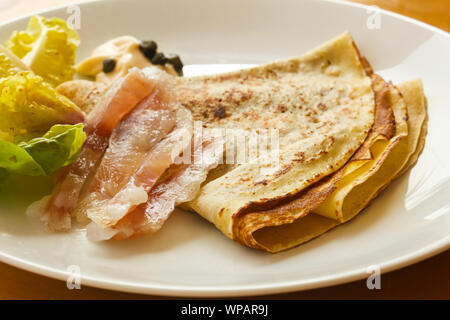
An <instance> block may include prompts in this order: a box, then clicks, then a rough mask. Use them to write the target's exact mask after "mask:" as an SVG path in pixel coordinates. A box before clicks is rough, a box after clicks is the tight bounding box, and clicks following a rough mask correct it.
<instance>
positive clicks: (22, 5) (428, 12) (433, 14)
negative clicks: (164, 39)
mask: <svg viewBox="0 0 450 320" xmlns="http://www.w3.org/2000/svg"><path fill="white" fill-rule="evenodd" d="M85 1H87V0H77V1H75V0H0V21H4V20H8V19H12V18H14V17H17V16H21V15H25V14H28V13H30V12H33V11H36V10H40V9H44V8H48V7H53V6H58V5H64V4H68V3H73V2H85ZM143 1H144V0H143ZM274 1H276V0H274ZM342 1H349V0H342ZM350 1H353V2H358V3H363V4H367V5H376V6H378V7H380V8H383V9H386V10H390V11H394V12H397V13H400V14H403V15H406V16H409V17H412V18H414V19H417V20H421V21H423V22H426V23H428V24H431V25H434V26H436V27H439V28H441V29H444V30H446V31H447V32H450V0H350Z"/></svg>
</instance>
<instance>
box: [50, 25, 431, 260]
mask: <svg viewBox="0 0 450 320" xmlns="http://www.w3.org/2000/svg"><path fill="white" fill-rule="evenodd" d="M174 81H175V89H174V91H173V92H174V95H175V98H174V99H175V100H176V101H177V102H178V103H179V104H180V107H181V106H182V107H184V108H186V109H187V110H189V111H190V112H191V114H192V118H193V120H194V121H201V122H202V124H203V127H204V128H207V129H214V128H222V129H223V128H227V129H244V130H261V129H277V130H278V133H279V144H278V145H279V150H277V155H278V156H277V159H276V161H275V160H274V159H275V157H274V155H273V154H270V153H269V154H265V155H261V157H266V158H267V159H265V160H266V161H257V162H248V163H236V164H221V165H219V166H217V167H216V168H215V169H212V170H211V171H210V172H209V174H208V176H207V178H206V180H205V181H204V182H203V184H202V185H201V188H200V190H199V191H198V193H197V194H196V196H195V198H194V199H193V200H191V201H189V202H185V203H183V204H182V207H183V208H185V209H188V210H191V211H193V212H196V213H198V214H199V215H201V216H202V217H204V218H205V219H207V220H208V221H210V222H211V223H213V224H214V225H215V226H216V227H217V228H218V229H219V230H220V231H222V232H223V234H225V235H226V236H227V237H229V238H231V239H233V240H235V241H237V242H238V243H240V244H243V245H246V246H249V247H252V248H256V249H262V250H266V251H269V252H279V251H282V250H286V249H288V248H291V247H294V246H297V245H300V244H301V243H304V242H306V241H308V240H311V239H312V238H314V237H317V236H319V235H321V234H323V233H325V232H326V231H328V230H330V229H331V228H334V227H336V226H338V225H339V224H342V223H345V222H347V221H349V220H350V219H352V218H354V217H355V216H356V215H357V214H358V213H360V212H361V211H362V210H363V209H364V208H365V207H367V206H368V204H369V203H370V202H371V200H373V199H374V198H375V197H377V195H379V194H380V192H381V191H383V190H384V189H385V188H386V187H387V186H388V184H389V183H390V182H391V181H392V180H393V179H395V178H396V177H398V176H400V175H402V174H403V173H404V172H405V171H406V170H407V169H408V168H410V167H411V166H412V165H414V164H415V162H416V161H417V159H418V156H419V154H420V153H421V151H422V149H423V147H424V142H425V136H426V118H427V114H426V102H425V96H424V92H423V87H422V83H421V81H420V80H412V81H408V82H405V83H402V84H399V85H394V84H392V83H388V82H386V81H385V80H383V79H382V78H381V77H380V76H378V75H376V74H375V73H374V72H373V70H372V68H371V66H370V64H369V63H368V62H367V60H366V59H365V58H364V57H362V56H361V54H360V53H359V51H358V49H357V47H356V45H355V44H354V42H353V39H352V38H351V36H350V35H349V34H348V33H345V34H343V35H341V36H339V37H337V38H335V39H333V40H331V41H329V42H327V43H325V44H323V45H322V46H320V47H318V48H316V49H314V50H313V51H311V52H309V53H307V54H305V55H303V56H301V57H299V58H293V59H289V60H285V61H277V62H273V63H269V64H266V65H262V66H258V67H255V68H251V69H247V70H241V71H237V72H231V73H226V74H220V75H213V76H200V77H192V78H177V79H175V80H174ZM88 87H89V90H87V89H86V83H83V82H77V83H68V84H64V85H63V86H61V87H60V88H59V90H60V92H62V93H63V94H66V95H67V96H68V97H69V98H71V99H72V100H73V101H74V102H76V103H78V104H79V105H80V107H84V108H88V109H89V108H91V107H92V105H95V104H96V103H97V102H96V98H95V97H96V95H95V94H93V95H92V94H91V93H92V92H94V91H95V92H102V90H103V88H99V87H98V86H97V85H95V84H92V85H89V86H88ZM93 97H94V98H93ZM259 160H264V159H259ZM213 167H214V166H211V167H210V168H209V169H211V168H213ZM180 203H181V202H178V203H177V204H180ZM97 209H98V210H102V209H101V208H97ZM141 219H144V220H145V216H142V217H141Z"/></svg>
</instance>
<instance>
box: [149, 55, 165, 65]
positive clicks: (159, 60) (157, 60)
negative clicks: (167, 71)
mask: <svg viewBox="0 0 450 320" xmlns="http://www.w3.org/2000/svg"><path fill="white" fill-rule="evenodd" d="M166 62H167V58H166V56H165V55H164V53H162V52H157V53H155V55H154V56H153V58H152V63H153V64H154V65H161V66H163V65H165V64H166Z"/></svg>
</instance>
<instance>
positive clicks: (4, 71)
mask: <svg viewBox="0 0 450 320" xmlns="http://www.w3.org/2000/svg"><path fill="white" fill-rule="evenodd" d="M27 69H28V67H27V66H26V65H25V64H24V63H23V62H22V61H21V60H20V59H19V58H18V57H16V56H15V55H14V53H12V52H11V51H10V50H8V49H7V48H5V47H4V46H2V45H0V78H4V77H8V76H12V75H15V74H17V73H19V72H22V71H25V70H27Z"/></svg>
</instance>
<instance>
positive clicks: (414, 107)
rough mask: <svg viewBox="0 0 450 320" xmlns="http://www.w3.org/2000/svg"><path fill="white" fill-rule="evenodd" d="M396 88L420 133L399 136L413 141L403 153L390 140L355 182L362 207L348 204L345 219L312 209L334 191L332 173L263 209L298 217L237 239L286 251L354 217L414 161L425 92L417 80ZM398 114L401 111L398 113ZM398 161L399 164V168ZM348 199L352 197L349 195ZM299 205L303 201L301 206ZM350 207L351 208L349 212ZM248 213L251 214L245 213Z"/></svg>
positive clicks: (421, 138)
mask: <svg viewBox="0 0 450 320" xmlns="http://www.w3.org/2000/svg"><path fill="white" fill-rule="evenodd" d="M398 88H399V90H400V91H401V94H402V95H403V97H404V100H405V101H406V107H407V110H408V112H410V113H411V114H413V113H414V114H417V115H422V116H417V117H416V116H413V117H410V118H409V119H408V122H407V123H408V129H409V132H411V133H412V134H414V133H415V132H420V134H419V137H418V138H417V139H404V138H402V139H404V140H406V141H408V142H412V143H408V146H407V148H406V152H405V149H404V147H400V148H398V149H397V151H396V150H395V148H396V147H397V146H398V145H399V144H400V142H396V143H391V144H390V146H391V147H389V150H384V154H385V155H386V154H387V156H385V157H380V158H379V160H378V162H376V163H375V164H373V165H372V167H371V169H372V170H371V171H372V172H373V174H372V175H371V176H370V178H368V179H367V180H365V181H364V182H363V183H361V184H359V185H358V188H359V189H358V192H359V193H358V197H359V198H358V199H360V198H363V199H366V201H364V205H363V206H362V207H361V206H360V205H353V206H351V205H350V206H348V208H346V210H347V212H346V216H345V217H346V219H344V220H338V219H330V218H326V217H324V216H321V215H318V214H315V213H312V212H311V211H314V210H317V208H316V209H315V208H314V206H317V205H318V204H320V203H322V202H323V201H324V198H326V197H327V196H326V195H325V194H327V195H328V196H329V195H330V190H336V189H335V187H336V186H335V182H336V181H339V179H341V178H342V176H340V177H338V174H335V175H334V176H333V178H330V179H329V180H327V181H325V182H322V183H320V184H319V185H318V186H315V187H314V188H312V189H311V190H309V191H308V192H306V193H305V194H304V195H303V196H302V197H301V198H299V199H296V200H294V201H292V202H291V203H287V204H284V205H283V206H280V207H275V208H272V209H271V210H267V211H266V212H264V214H265V213H268V214H271V213H272V214H273V213H275V214H277V213H279V212H281V211H282V210H285V211H289V210H291V211H290V213H291V214H292V215H296V216H297V218H296V219H291V223H287V224H282V225H279V226H269V227H262V228H260V229H254V230H253V232H249V231H247V232H246V234H245V235H246V236H245V237H243V236H240V238H239V239H237V240H238V241H239V242H243V241H241V240H242V239H244V242H245V244H247V245H248V244H249V242H250V243H252V244H253V245H252V246H253V247H257V248H258V249H263V250H266V251H269V252H279V251H281V250H286V249H289V248H291V247H293V246H297V245H300V244H301V243H304V242H306V241H309V240H311V239H313V238H315V237H317V236H319V235H321V234H323V233H325V232H326V231H328V230H329V229H331V228H333V227H335V226H337V225H339V224H341V223H344V222H345V221H348V220H349V219H351V218H353V217H354V216H356V214H357V213H359V212H360V211H361V210H362V208H364V207H366V206H367V205H368V203H369V202H370V201H371V200H373V199H374V198H375V197H376V196H377V195H378V194H379V193H380V192H381V191H382V190H383V189H384V188H385V187H386V186H387V185H388V184H389V182H390V181H391V180H392V179H393V178H394V177H397V176H398V173H399V172H401V173H403V172H404V171H405V170H407V169H408V168H409V167H410V166H411V165H413V164H414V162H415V161H414V160H412V159H416V155H417V153H420V151H421V149H422V146H423V142H424V140H425V132H426V130H424V129H423V128H424V127H426V116H425V117H424V116H423V115H426V105H425V103H424V93H423V88H422V84H421V82H420V81H418V80H415V81H410V82H407V83H403V84H401V85H399V86H398ZM391 89H392V87H391ZM391 92H392V91H391ZM394 92H395V91H394ZM399 107H400V108H399ZM397 108H399V109H397V111H399V110H401V104H400V105H399V104H397ZM397 113H398V114H400V112H397ZM408 137H409V136H408ZM397 139H398V138H396V136H394V137H393V138H391V141H392V142H395V141H398V140H397ZM411 151H413V152H411ZM380 159H382V160H380ZM398 164H401V165H400V168H399V166H398ZM377 180H378V181H384V184H383V185H382V186H381V187H380V186H379V184H377V183H375V182H376V181H377ZM333 184H334V186H333ZM314 189H315V190H314ZM320 191H323V192H320ZM327 192H328V193H327ZM349 199H350V200H352V197H351V195H350V198H349ZM358 199H357V200H358ZM357 200H355V203H358V201H357ZM351 203H352V204H353V201H351ZM299 204H303V207H301V206H300V205H299ZM349 209H351V210H353V211H349ZM261 214H262V212H257V213H252V215H253V216H258V215H261ZM248 215H250V214H247V215H245V216H248ZM245 219H251V216H250V217H245ZM240 224H243V225H244V227H242V229H244V230H245V229H248V227H246V226H245V225H246V221H245V220H244V219H242V220H241V221H240ZM249 239H250V241H249ZM255 244H256V245H255Z"/></svg>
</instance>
